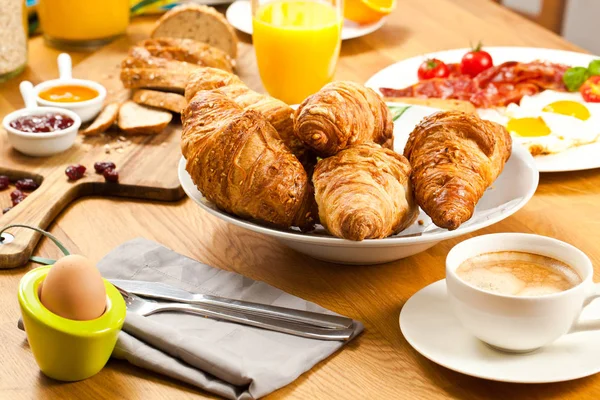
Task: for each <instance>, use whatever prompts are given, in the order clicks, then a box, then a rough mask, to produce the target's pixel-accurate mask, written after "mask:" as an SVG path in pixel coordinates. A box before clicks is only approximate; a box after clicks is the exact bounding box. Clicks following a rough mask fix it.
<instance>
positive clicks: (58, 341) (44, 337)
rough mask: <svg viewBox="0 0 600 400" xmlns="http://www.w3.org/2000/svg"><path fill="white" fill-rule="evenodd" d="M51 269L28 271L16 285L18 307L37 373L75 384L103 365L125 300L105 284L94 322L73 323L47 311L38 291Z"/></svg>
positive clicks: (108, 355)
mask: <svg viewBox="0 0 600 400" xmlns="http://www.w3.org/2000/svg"><path fill="white" fill-rule="evenodd" d="M50 267H51V266H43V267H39V268H36V269H33V270H31V271H29V272H28V273H27V274H25V276H23V278H22V279H21V282H20V285H19V305H20V308H21V314H22V317H23V325H24V327H25V332H26V333H27V340H28V342H29V346H30V347H31V351H32V352H33V356H34V357H35V360H36V362H37V364H38V365H39V367H40V370H41V371H42V372H43V373H44V374H45V375H47V376H49V377H50V378H53V379H57V380H61V381H78V380H82V379H86V378H89V377H90V376H92V375H95V374H96V373H98V372H99V371H100V370H101V369H102V368H103V367H104V365H105V364H106V362H107V361H108V359H109V358H110V355H111V354H112V351H113V349H114V347H115V344H116V342H117V338H118V335H119V332H120V331H121V327H122V326H123V322H124V321H125V314H126V307H125V301H124V300H123V297H122V296H121V294H120V293H119V292H118V291H117V289H116V288H115V287H114V286H113V285H112V284H110V283H109V282H108V281H106V280H103V281H104V286H105V288H106V310H105V311H104V313H103V314H102V315H101V316H100V317H99V318H96V319H94V320H90V321H75V320H70V319H66V318H63V317H60V316H58V315H56V314H54V313H52V312H50V311H49V310H48V309H47V308H46V307H44V305H43V304H42V303H41V301H40V297H39V294H38V293H39V289H40V286H41V284H42V282H43V281H44V279H45V278H46V275H47V274H48V271H49V270H50Z"/></svg>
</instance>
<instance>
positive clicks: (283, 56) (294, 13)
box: [252, 0, 343, 104]
mask: <svg viewBox="0 0 600 400" xmlns="http://www.w3.org/2000/svg"><path fill="white" fill-rule="evenodd" d="M342 2H343V0H322V1H321V0H252V27H253V34H252V40H253V42H254V49H255V51H256V59H257V62H258V69H259V72H260V77H261V79H262V82H263V84H264V86H265V88H266V89H267V91H268V92H269V94H270V95H271V96H273V97H276V98H278V99H280V100H282V101H284V102H286V103H288V104H297V103H300V102H302V100H304V99H305V98H306V97H307V96H309V95H311V94H313V93H315V92H317V91H318V90H319V89H321V87H323V85H325V84H326V83H328V82H330V81H331V80H332V79H333V75H334V73H335V67H336V64H337V61H338V57H339V54H340V47H341V34H342V21H343V17H342V10H343V4H342Z"/></svg>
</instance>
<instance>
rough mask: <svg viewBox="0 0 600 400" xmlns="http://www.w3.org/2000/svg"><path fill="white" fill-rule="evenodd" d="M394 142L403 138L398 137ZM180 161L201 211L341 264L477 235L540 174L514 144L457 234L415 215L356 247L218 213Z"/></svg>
mask: <svg viewBox="0 0 600 400" xmlns="http://www.w3.org/2000/svg"><path fill="white" fill-rule="evenodd" d="M397 140H398V141H401V140H404V142H405V141H406V139H405V138H401V137H399V138H397ZM185 164H186V161H185V159H184V158H182V159H181V160H180V163H179V180H180V182H181V185H182V187H183V190H184V191H185V192H186V194H187V195H188V196H189V197H190V198H191V199H192V200H194V201H195V202H196V203H197V204H198V205H199V206H200V207H201V208H202V209H203V210H204V211H206V212H208V213H210V214H212V215H214V216H216V217H217V218H219V219H221V220H224V221H226V222H228V223H231V224H233V225H236V226H239V227H242V228H244V229H248V230H250V231H253V232H257V233H262V234H264V235H267V236H270V237H273V238H275V239H277V240H278V241H280V242H281V243H283V244H284V245H286V246H288V247H290V248H292V249H294V250H297V251H299V252H301V253H304V254H307V255H309V256H311V257H314V258H317V259H320V260H324V261H329V262H335V263H340V264H379V263H384V262H389V261H394V260H399V259H401V258H405V257H409V256H411V255H414V254H417V253H420V252H422V251H425V250H427V249H428V248H430V247H432V246H434V245H435V244H437V243H439V242H441V241H442V240H446V239H450V238H454V237H458V236H461V235H464V234H466V233H470V232H473V231H476V230H478V229H481V228H484V227H486V226H489V225H492V224H494V223H496V222H499V221H501V220H503V219H505V218H508V217H509V216H511V215H512V214H514V213H515V212H517V211H518V210H519V209H521V208H522V207H523V206H524V205H525V204H526V203H527V202H528V201H529V199H530V198H531V197H532V196H533V194H534V193H535V190H536V188H537V185H538V179H539V174H538V171H537V169H536V168H535V166H534V161H533V157H532V156H531V155H530V154H529V152H528V151H527V150H526V149H525V148H524V147H521V146H519V145H514V146H513V150H512V155H511V157H510V159H509V160H508V161H507V163H506V165H505V167H504V170H503V171H502V173H501V174H500V176H499V177H498V179H496V181H495V182H494V184H493V185H492V186H491V187H490V188H488V189H487V190H486V192H485V194H484V195H483V197H482V198H481V200H480V201H479V203H478V204H477V207H476V208H475V213H474V214H473V216H472V217H471V219H470V220H468V221H467V222H465V223H463V224H462V225H461V226H460V227H459V228H458V229H456V230H453V231H448V230H446V229H442V228H439V227H437V226H435V225H434V224H433V223H432V222H431V219H430V218H429V217H428V216H427V215H426V214H425V213H424V212H423V211H420V215H419V217H418V219H417V220H418V221H420V223H419V222H417V223H415V224H413V225H412V226H410V227H409V228H407V229H406V230H404V231H402V232H400V233H398V234H396V235H393V236H390V237H387V238H384V239H367V240H363V241H360V242H356V241H351V240H346V239H340V238H337V237H333V236H331V235H330V234H329V233H328V232H327V231H326V230H325V229H324V228H323V227H322V226H321V225H317V227H316V229H315V230H314V231H312V232H309V233H303V232H301V231H300V230H297V229H279V228H274V227H269V226H266V225H263V224H258V223H256V222H253V221H248V220H244V219H242V218H239V217H237V216H234V215H231V214H228V213H226V212H224V211H222V210H220V209H219V208H218V207H217V206H216V205H215V204H213V203H211V202H210V201H208V200H207V199H206V198H205V197H204V196H203V195H202V193H201V192H200V191H199V190H198V189H197V188H196V185H195V184H194V183H193V181H192V179H191V177H190V175H189V174H188V173H187V171H186V170H185Z"/></svg>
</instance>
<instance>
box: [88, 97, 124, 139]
mask: <svg viewBox="0 0 600 400" xmlns="http://www.w3.org/2000/svg"><path fill="white" fill-rule="evenodd" d="M120 107H121V103H109V104H107V105H106V106H105V107H104V109H103V110H102V111H101V112H100V114H98V116H97V117H96V119H95V120H94V122H92V124H91V125H90V126H88V127H87V128H85V129H84V130H82V131H81V133H82V134H84V135H86V136H94V135H99V134H101V133H103V132H106V131H107V130H108V128H110V127H111V126H112V124H114V123H115V121H116V120H117V116H118V115H119V108H120Z"/></svg>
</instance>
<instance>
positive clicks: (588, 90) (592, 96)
mask: <svg viewBox="0 0 600 400" xmlns="http://www.w3.org/2000/svg"><path fill="white" fill-rule="evenodd" d="M579 92H580V93H581V95H582V96H583V99H584V100H585V101H587V102H590V103H600V76H599V75H596V76H592V77H591V78H589V79H588V80H587V81H585V82H584V83H583V85H581V87H580V88H579Z"/></svg>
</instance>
